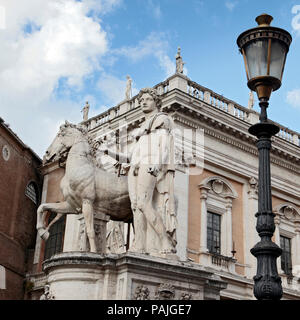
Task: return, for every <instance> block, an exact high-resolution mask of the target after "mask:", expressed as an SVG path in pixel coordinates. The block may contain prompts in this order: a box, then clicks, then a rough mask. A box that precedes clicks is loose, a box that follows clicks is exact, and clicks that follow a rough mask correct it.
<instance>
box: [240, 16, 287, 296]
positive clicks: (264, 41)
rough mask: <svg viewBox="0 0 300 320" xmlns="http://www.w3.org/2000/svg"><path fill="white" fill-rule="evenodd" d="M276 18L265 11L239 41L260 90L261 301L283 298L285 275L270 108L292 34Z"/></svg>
mask: <svg viewBox="0 0 300 320" xmlns="http://www.w3.org/2000/svg"><path fill="white" fill-rule="evenodd" d="M272 20H273V18H272V17H271V16H270V15H268V14H262V15H260V16H258V17H257V18H256V22H257V23H258V26H257V27H255V28H252V29H249V30H247V31H245V32H243V33H241V34H240V35H239V37H238V38H237V44H238V47H239V48H240V52H241V53H242V55H243V58H244V62H245V69H246V75H247V80H248V83H247V85H248V87H249V88H250V89H251V90H252V91H256V93H257V96H258V99H259V106H260V109H261V112H260V117H259V120H260V121H259V123H256V124H254V125H252V126H251V127H250V128H249V133H250V134H252V135H255V136H256V137H257V138H258V140H257V143H256V145H257V148H258V156H259V172H258V212H257V213H256V217H257V223H256V230H257V232H258V234H259V236H260V242H258V243H257V244H256V245H255V246H254V247H253V248H252V249H251V250H250V251H251V253H252V254H253V255H254V256H255V257H256V258H257V273H256V275H255V276H254V278H253V279H254V295H255V297H256V298H257V299H258V300H279V299H281V297H282V286H281V278H280V277H279V275H278V272H277V264H276V259H277V258H278V257H279V256H280V255H281V253H282V250H281V248H280V247H278V246H277V245H276V244H275V243H274V242H272V240H271V238H272V236H273V234H274V231H275V224H274V216H275V214H274V213H273V212H272V196H271V174H270V149H271V137H272V136H274V135H275V134H276V133H278V132H279V127H278V126H276V125H274V124H273V123H271V122H269V120H268V117H267V108H268V106H269V102H268V101H269V98H270V96H271V93H272V91H275V90H277V89H279V88H280V86H281V80H282V75H283V70H284V65H285V60H286V55H287V53H288V50H289V46H290V44H291V42H292V37H291V35H290V34H289V33H288V32H287V31H285V30H283V29H280V28H275V27H271V26H270V23H271V21H272Z"/></svg>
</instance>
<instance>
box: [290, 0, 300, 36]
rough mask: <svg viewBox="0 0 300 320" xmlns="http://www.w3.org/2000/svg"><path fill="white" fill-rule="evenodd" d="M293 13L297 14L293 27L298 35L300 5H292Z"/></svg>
mask: <svg viewBox="0 0 300 320" xmlns="http://www.w3.org/2000/svg"><path fill="white" fill-rule="evenodd" d="M292 13H293V14H295V16H294V17H293V19H292V23H291V24H292V28H293V30H294V31H296V32H297V34H298V35H300V5H299V4H298V5H295V6H293V7H292Z"/></svg>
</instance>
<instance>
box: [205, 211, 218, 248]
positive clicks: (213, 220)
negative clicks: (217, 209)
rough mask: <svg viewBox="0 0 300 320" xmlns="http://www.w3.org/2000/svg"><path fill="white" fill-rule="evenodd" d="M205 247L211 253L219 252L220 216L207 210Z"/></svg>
mask: <svg viewBox="0 0 300 320" xmlns="http://www.w3.org/2000/svg"><path fill="white" fill-rule="evenodd" d="M207 248H208V251H209V252H211V253H218V254H220V252H221V216H220V215H219V214H215V213H212V212H207Z"/></svg>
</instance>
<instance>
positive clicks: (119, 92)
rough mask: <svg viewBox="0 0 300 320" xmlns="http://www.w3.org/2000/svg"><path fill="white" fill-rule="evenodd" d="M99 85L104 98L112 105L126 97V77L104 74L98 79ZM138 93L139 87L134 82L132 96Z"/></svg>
mask: <svg viewBox="0 0 300 320" xmlns="http://www.w3.org/2000/svg"><path fill="white" fill-rule="evenodd" d="M97 87H98V88H99V90H100V91H101V93H102V95H103V97H104V99H105V100H106V101H107V103H108V104H109V106H108V107H112V106H115V105H117V104H118V103H120V102H121V101H123V100H124V99H125V90H126V79H125V80H121V79H119V78H117V77H115V76H113V75H107V74H104V75H103V76H102V77H101V78H100V79H99V81H98V83H97ZM137 93H138V89H136V88H135V87H134V82H133V84H132V96H135V95H136V94H137Z"/></svg>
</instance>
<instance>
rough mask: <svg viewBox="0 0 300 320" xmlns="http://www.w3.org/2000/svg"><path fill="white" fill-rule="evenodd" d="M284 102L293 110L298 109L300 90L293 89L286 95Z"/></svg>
mask: <svg viewBox="0 0 300 320" xmlns="http://www.w3.org/2000/svg"><path fill="white" fill-rule="evenodd" d="M286 101H287V103H289V104H290V105H291V106H293V107H294V108H300V89H294V90H291V91H289V92H288V93H287V96H286Z"/></svg>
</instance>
